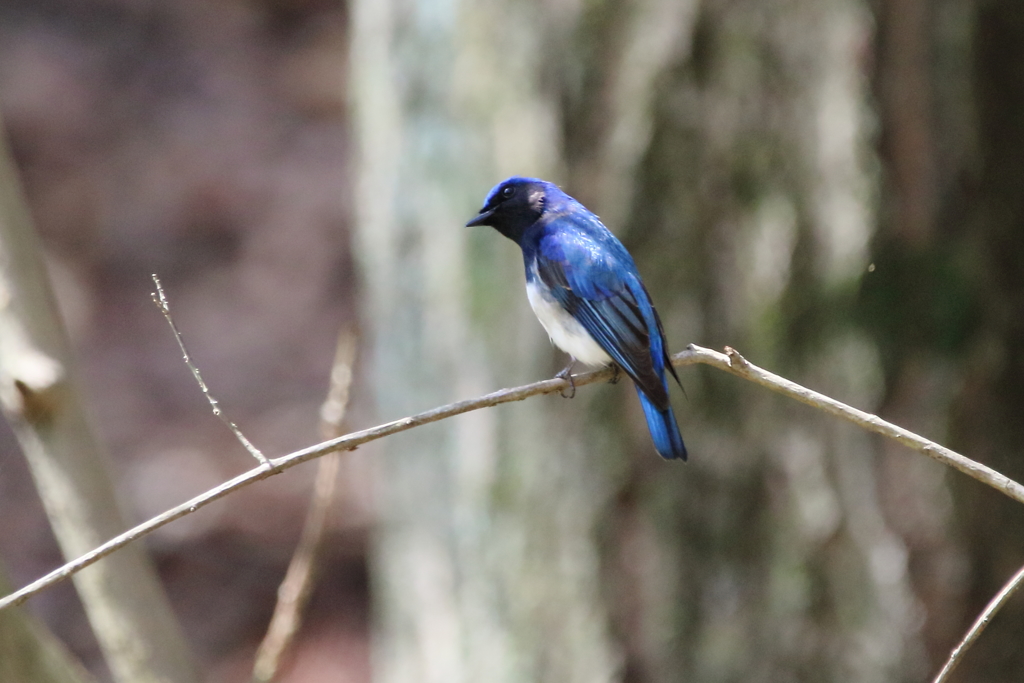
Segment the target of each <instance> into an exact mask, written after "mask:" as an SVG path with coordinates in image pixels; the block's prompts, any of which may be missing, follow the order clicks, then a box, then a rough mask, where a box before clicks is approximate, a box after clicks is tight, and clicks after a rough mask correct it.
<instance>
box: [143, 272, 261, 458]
mask: <svg viewBox="0 0 1024 683" xmlns="http://www.w3.org/2000/svg"><path fill="white" fill-rule="evenodd" d="M153 284H155V285H156V291H155V292H153V293H152V294H150V296H152V297H153V303H155V304H156V305H157V307H158V308H159V309H160V312H161V313H163V314H164V319H165V320H167V324H168V325H170V326H171V332H173V333H174V339H175V341H177V342H178V348H179V349H181V356H182V359H183V360H184V361H185V365H187V366H188V369H189V370H191V371H192V376H193V377H195V378H196V383H198V384H199V388H200V389H202V391H203V396H205V397H206V400H207V401H209V402H210V408H212V409H213V414H214V415H216V416H217V417H218V418H220V421H221V422H223V423H224V424H226V425H227V426H228V429H230V430H231V432H232V433H233V434H234V435H235V438H236V439H238V441H239V442H240V443H241V444H242V446H243V447H244V448H245V450H247V451H249V455H251V456H252V457H254V458H256V460H257V461H259V463H260V464H261V465H263V466H264V467H273V465H271V464H270V461H269V460H267V456H265V455H263V453H261V452H260V449H258V448H256V447H255V446H253V445H252V443H250V441H249V439H247V438H245V434H242V430H240V429H239V428H238V426H237V425H236V424H235V423H234V422H232V421H231V420H229V419H228V417H227V415H225V414H224V411H223V410H221V409H220V403H218V402H217V399H215V398H214V397H213V394H211V393H210V389H209V387H207V386H206V382H204V381H203V376H202V375H200V374H199V368H198V367H196V364H195V363H193V362H192V356H190V355H189V353H188V349H186V348H185V340H184V339H182V338H181V332H180V331H178V326H177V325H176V324H175V322H174V318H172V317H171V305H170V303H169V302H168V301H167V297H166V296H165V295H164V288H163V285H161V284H160V278H158V277H157V276H156V275H155V274H154V275H153Z"/></svg>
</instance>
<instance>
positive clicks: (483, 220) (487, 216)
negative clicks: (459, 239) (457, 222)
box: [466, 209, 494, 228]
mask: <svg viewBox="0 0 1024 683" xmlns="http://www.w3.org/2000/svg"><path fill="white" fill-rule="evenodd" d="M493 215H494V209H490V210H488V211H483V210H481V211H480V215H479V216H477V217H476V218H474V219H473V220H471V221H470V222H468V223H466V227H467V228H473V227H476V226H478V225H490V223H488V222H487V221H489V220H491V216H493Z"/></svg>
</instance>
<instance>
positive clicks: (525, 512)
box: [351, 0, 944, 682]
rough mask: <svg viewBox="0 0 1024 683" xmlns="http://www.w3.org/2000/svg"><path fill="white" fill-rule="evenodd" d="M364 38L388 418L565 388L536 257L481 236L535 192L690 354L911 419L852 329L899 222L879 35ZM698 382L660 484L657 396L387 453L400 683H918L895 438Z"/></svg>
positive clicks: (465, 422)
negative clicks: (879, 447)
mask: <svg viewBox="0 0 1024 683" xmlns="http://www.w3.org/2000/svg"><path fill="white" fill-rule="evenodd" d="M353 19H354V21H353V40H352V53H351V62H352V69H353V80H352V88H353V90H352V97H353V106H354V126H355V131H356V136H357V140H358V141H359V154H358V161H357V172H358V176H359V184H358V189H357V194H356V205H357V207H358V215H357V235H358V241H359V245H358V249H359V251H360V254H361V265H362V269H363V277H364V307H365V308H364V320H365V323H366V325H367V326H368V327H369V328H370V329H371V330H372V337H373V340H374V341H373V342H372V353H373V356H374V362H373V369H372V371H371V372H370V376H369V379H370V384H371V385H372V387H373V389H374V391H376V393H377V398H378V405H379V408H380V410H381V417H382V418H394V417H399V416H401V415H404V414H408V413H411V412H414V411H417V410H421V409H423V408H426V407H428V406H431V405H434V404H438V403H442V402H445V401H448V400H452V399H455V398H461V397H466V396H470V395H473V394H477V393H483V392H485V391H488V390H493V389H495V388H498V387H499V386H502V385H508V384H510V383H521V382H525V381H528V380H532V379H536V378H538V377H541V376H545V375H548V374H550V372H551V371H553V370H555V369H557V367H558V365H559V363H558V362H553V361H552V359H553V358H559V357H558V355H557V354H553V353H552V352H551V351H550V350H549V348H548V345H547V341H546V340H545V339H543V334H542V332H541V331H540V327H539V325H538V324H536V323H535V322H534V321H533V320H532V319H531V314H530V313H529V310H528V307H527V304H526V301H525V297H524V296H523V292H522V286H523V276H522V274H521V271H522V267H521V265H520V264H521V257H520V254H519V251H518V249H517V248H516V247H515V246H514V245H512V244H511V243H510V242H508V241H507V240H504V239H503V238H501V237H500V236H498V235H496V234H494V233H493V232H492V231H488V230H484V231H468V230H465V229H463V228H462V227H461V225H462V223H464V222H465V220H466V219H467V218H469V217H470V216H471V215H472V214H473V213H474V212H475V211H476V209H477V208H478V207H479V204H480V202H481V200H482V199H483V196H484V193H485V192H486V190H487V189H488V187H489V186H490V185H492V184H493V183H495V182H497V181H498V180H500V179H502V178H503V177H505V176H506V175H510V174H511V173H520V174H529V175H541V176H546V177H549V178H550V179H552V180H556V181H559V182H561V184H563V186H564V187H565V188H566V189H567V190H568V191H569V192H570V193H572V194H574V195H576V196H577V197H579V198H580V199H581V200H583V201H584V203H586V204H588V205H589V206H590V207H591V208H593V209H594V210H595V211H597V212H598V213H599V214H600V215H601V216H602V217H603V218H604V219H605V221H606V222H607V223H608V225H609V227H611V229H612V230H613V231H615V232H616V233H618V234H619V235H620V236H622V237H623V239H624V241H625V242H626V244H627V246H628V247H629V248H630V249H631V251H632V252H633V254H634V255H635V256H636V258H637V261H638V263H639V266H640V269H641V271H642V272H643V273H644V275H645V279H646V281H647V283H648V286H649V289H650V290H651V292H652V294H653V297H654V300H655V302H656V303H657V305H658V307H659V311H660V312H661V314H662V317H663V319H664V321H665V325H666V330H667V333H668V337H669V342H670V346H671V347H672V348H673V349H674V350H678V349H681V348H682V347H683V346H684V345H685V343H686V342H688V341H691V340H692V341H695V342H698V343H702V344H710V345H715V346H719V347H721V346H722V345H725V344H729V345H732V346H735V347H737V348H738V349H739V350H740V351H741V352H744V353H746V354H747V355H748V356H749V357H750V358H751V359H752V360H753V361H755V362H758V363H761V364H764V365H767V366H768V367H772V368H774V369H777V370H779V371H781V372H783V373H786V374H787V375H788V376H790V377H792V378H793V379H795V380H796V381H800V382H804V383H806V384H809V385H811V386H813V387H815V388H817V389H819V390H822V391H825V392H826V393H830V394H833V395H835V396H837V397H838V398H840V399H842V400H846V401H848V402H850V403H853V404H855V405H859V406H864V407H867V408H871V407H873V406H874V405H876V404H877V403H878V401H880V400H881V398H882V392H883V388H884V386H883V373H882V367H881V361H880V356H879V354H878V353H877V351H876V348H875V346H874V345H873V344H872V343H871V341H870V339H868V338H867V337H866V336H865V335H864V334H863V333H862V332H861V331H860V330H859V328H858V327H857V326H856V325H855V320H854V318H853V316H854V313H855V308H854V304H855V297H854V292H855V291H856V287H857V285H858V282H859V280H860V278H861V276H862V274H863V273H864V272H865V270H866V269H867V266H868V244H869V240H870V237H871V235H872V231H873V228H874V223H875V211H876V209H875V206H874V204H873V197H874V192H873V188H874V187H875V183H876V182H877V179H876V178H875V177H874V176H873V175H872V173H871V170H870V169H871V168H872V167H873V164H872V149H871V140H870V131H871V126H872V122H871V119H870V117H869V116H868V115H867V110H868V105H867V102H868V101H869V94H870V93H869V82H868V80H867V78H866V75H865V73H864V71H865V70H866V65H865V64H864V56H865V52H866V51H867V50H868V49H869V46H870V44H871V38H872V34H871V30H872V17H871V15H870V13H869V9H868V7H867V6H866V5H865V4H863V3H861V2H856V1H853V0H828V1H826V2H822V1H821V0H798V1H797V2H792V1H790V0H739V1H736V0H705V1H704V2H700V3H697V2H693V3H688V2H679V1H678V0H634V1H632V2H611V1H606V2H594V3H584V4H578V3H513V2H492V3H487V4H485V5H480V4H475V3H474V4H472V5H471V4H470V3H439V2H430V1H429V0H422V1H421V2H411V1H410V2H398V1H397V0H390V1H388V2H379V1H376V2H375V1H371V0H364V1H362V2H356V3H355V6H354V13H353ZM559 360H560V359H559ZM683 381H684V383H685V384H686V385H687V391H688V396H689V400H685V399H683V397H682V396H677V398H676V402H677V406H678V409H677V412H678V413H679V414H680V417H681V422H682V428H683V434H684V436H685V437H686V438H687V441H688V444H689V445H690V447H691V452H692V454H693V457H692V461H691V462H690V463H688V464H686V465H682V464H680V463H666V462H663V461H661V460H660V459H658V457H657V456H656V454H655V453H654V451H653V449H652V448H651V446H650V442H649V437H648V435H647V433H646V428H645V426H644V423H643V418H642V416H641V413H640V410H639V408H638V406H637V405H636V401H635V397H634V396H633V394H632V389H631V388H630V387H628V382H626V383H622V384H621V385H620V386H617V387H592V388H588V389H586V390H581V391H580V392H579V393H578V395H577V398H576V399H575V400H573V401H562V400H560V399H557V398H543V399H535V400H532V401H528V402H526V403H525V404H523V405H517V406H510V407H507V408H502V409H499V410H491V411H486V412H485V413H483V414H477V415H473V416H466V417H463V418H459V419H458V420H456V421H452V422H449V423H445V424H443V425H438V426H436V427H433V428H431V430H429V431H426V430H419V431H417V432H415V433H413V434H410V435H408V436H406V437H405V438H404V439H401V440H399V439H391V440H388V441H387V442H386V444H384V445H383V446H382V448H384V449H386V451H387V452H386V453H385V454H383V457H382V458H381V459H380V463H381V466H380V467H381V469H380V477H379V491H378V507H379V509H380V511H381V515H382V523H381V527H380V530H379V532H378V536H377V539H378V540H377V545H376V551H375V556H374V574H375V585H374V589H375V591H376V593H375V595H376V598H377V600H378V603H377V604H378V616H379V620H378V625H379V627H378V633H377V635H378V641H377V642H378V645H377V650H376V654H377V658H376V667H377V669H376V671H377V676H378V679H379V680H382V681H420V680H422V681H435V680H436V681H445V682H448V681H460V680H474V681H475V680H488V681H491V680H497V681H559V682H563V681H577V680H578V681H600V680H627V681H652V682H654V681H657V682H669V681H686V680H699V681H702V682H706V681H711V682H714V681H734V680H745V681H779V680H806V681H883V680H884V681H896V680H919V679H920V678H921V677H922V676H923V675H924V673H926V670H927V661H926V660H925V658H924V656H923V652H924V649H923V642H924V639H923V636H922V633H921V628H920V620H919V618H918V615H919V613H920V603H919V602H918V600H917V598H916V597H915V595H914V592H913V586H912V583H911V578H912V577H911V574H910V572H909V569H908V564H907V552H908V551H907V546H906V544H905V542H904V540H903V539H902V538H901V537H900V536H899V535H898V534H896V533H895V531H894V530H893V529H892V528H891V526H890V524H889V522H888V521H887V519H886V517H885V514H884V510H883V507H882V502H881V501H880V499H879V497H878V495H877V488H876V486H877V481H876V477H877V476H878V475H879V471H878V470H877V469H876V467H875V465H876V462H875V460H874V456H875V453H876V448H875V447H874V445H873V444H874V442H873V441H872V439H870V438H869V437H868V436H866V435H865V434H863V433H861V432H859V431H857V430H856V429H854V428H852V427H848V426H846V425H841V424H837V423H836V422H835V421H834V420H832V419H830V418H827V417H825V416H819V415H815V414H813V413H812V412H811V411H809V410H807V409H805V408H802V407H798V406H796V405H794V404H792V403H790V402H787V401H785V400H783V399H780V398H776V397H774V396H771V395H769V394H767V393H765V392H763V391H762V390H759V389H757V388H755V387H752V386H746V385H742V386H741V385H740V384H739V383H738V382H737V381H736V380H735V379H732V378H729V377H723V376H720V375H716V374H714V373H712V372H710V371H703V370H688V371H687V372H686V373H684V376H683ZM907 457H908V458H913V457H915V456H912V455H908V456H907ZM942 523H944V522H943V520H939V522H938V524H939V525H940V526H941V524H942Z"/></svg>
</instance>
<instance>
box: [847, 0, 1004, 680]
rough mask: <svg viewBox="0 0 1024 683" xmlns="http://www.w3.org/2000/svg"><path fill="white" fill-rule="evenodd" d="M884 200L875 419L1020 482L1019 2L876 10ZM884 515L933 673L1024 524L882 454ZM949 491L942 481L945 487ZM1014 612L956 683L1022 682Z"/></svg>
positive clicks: (869, 312) (983, 599)
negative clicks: (882, 389)
mask: <svg viewBox="0 0 1024 683" xmlns="http://www.w3.org/2000/svg"><path fill="white" fill-rule="evenodd" d="M877 16H878V23H879V59H878V62H877V63H878V67H877V71H876V79H875V80H876V92H877V94H878V100H879V108H880V112H881V121H880V122H881V137H880V143H881V144H880V149H881V153H882V160H883V162H884V171H885V173H886V175H887V177H889V178H890V179H891V181H892V182H891V183H889V184H887V185H886V186H885V192H883V194H882V204H883V207H884V208H885V211H884V212H883V213H882V218H881V220H880V224H879V225H880V227H879V231H878V234H877V236H876V239H875V243H874V245H873V247H872V259H873V261H874V262H875V264H876V270H875V272H874V273H873V274H872V275H870V276H869V277H867V278H865V280H864V285H863V288H862V292H861V313H862V316H863V319H864V321H865V323H866V326H867V327H868V329H870V330H871V331H872V333H873V335H874V337H875V339H876V341H877V343H878V347H879V349H880V351H881V354H882V358H883V362H884V367H885V373H886V394H885V400H884V402H883V405H882V408H881V412H882V414H883V415H885V416H886V417H888V418H890V419H893V420H896V421H897V422H899V423H900V424H903V425H905V426H907V427H908V428H910V429H915V430H918V431H920V432H921V433H924V434H927V435H930V436H932V437H933V438H936V439H939V440H941V441H945V442H947V443H949V445H951V446H952V447H954V448H956V449H958V450H960V451H961V452H963V453H966V454H967V455H969V456H970V457H972V458H976V459H978V460H980V461H981V462H984V463H986V464H988V465H991V466H992V467H994V468H996V469H998V470H999V471H1001V472H1003V473H1004V474H1006V475H1007V476H1009V477H1011V478H1013V479H1016V480H1018V481H1020V480H1021V478H1022V477H1024V465H1022V463H1024V459H1022V458H1021V453H1022V443H1024V439H1022V437H1024V420H1022V419H1021V408H1022V406H1024V393H1022V392H1024V364H1022V360H1021V359H1022V357H1024V356H1022V354H1024V324H1022V322H1021V321H1022V320H1024V266H1022V264H1024V90H1022V89H1021V83H1022V82H1024V81H1022V76H1024V47H1022V46H1024V13H1022V12H1021V6H1020V3H1019V2H1014V1H1013V0H1009V1H1005V0H997V1H995V2H987V3H962V2H957V1H956V0H887V1H886V2H882V3H879V4H878V6H877ZM880 468H881V469H880V472H881V476H880V477H879V482H880V487H881V496H882V498H883V500H884V501H885V506H886V509H887V512H888V516H889V518H890V519H891V520H893V524H894V526H895V527H896V529H897V530H898V532H899V533H900V535H901V537H902V538H903V539H904V542H905V543H906V545H907V547H908V549H909V566H910V567H911V572H912V576H913V582H914V587H915V591H916V593H917V595H918V598H919V600H920V602H921V604H922V606H923V610H922V615H923V616H924V617H925V618H924V626H923V631H924V634H925V638H926V640H925V644H926V646H927V655H928V660H929V662H930V664H929V668H930V670H932V671H935V670H938V668H939V667H940V666H941V664H942V662H943V661H944V660H945V659H946V658H947V657H948V656H949V652H950V650H951V649H952V648H953V647H954V646H955V645H956V643H957V642H958V641H959V639H960V638H962V636H963V633H964V632H965V631H966V630H967V628H968V627H969V625H970V624H971V622H972V621H973V620H974V619H975V617H976V616H977V614H978V612H980V611H981V609H982V608H983V607H984V605H985V604H986V603H987V602H988V601H989V600H991V598H992V597H993V595H994V594H995V593H996V592H997V591H998V590H999V588H1000V587H1001V586H1002V584H1003V583H1005V581H1007V580H1008V579H1009V577H1010V576H1011V575H1012V574H1013V573H1014V571H1016V570H1017V569H1018V568H1019V567H1020V566H1021V565H1024V549H1022V548H1021V546H1020V543H1019V541H1018V539H1020V538H1021V535H1022V534H1024V510H1022V509H1021V508H1020V506H1019V505H1018V504H1015V503H1014V502H1012V501H1010V500H1004V499H1003V498H1004V497H1003V496H1000V495H999V494H998V493H995V492H993V491H990V490H986V489H985V488H984V487H978V486H976V485H975V484H974V483H973V482H970V481H965V480H962V479H961V478H959V477H955V476H951V475H946V473H944V472H942V471H940V470H937V469H936V468H934V467H932V466H930V465H928V464H927V463H921V462H919V461H916V460H914V459H911V458H907V457H906V456H905V454H903V453H901V452H900V451H899V449H894V448H891V447H886V448H884V455H883V458H882V460H881V462H880ZM947 477H948V478H947ZM1022 623H1024V609H1022V608H1021V606H1020V601H1019V600H1014V601H1012V602H1010V603H1009V604H1008V605H1007V606H1006V607H1005V608H1004V609H1003V611H1002V612H1001V613H1000V614H999V615H998V616H997V617H996V619H995V620H994V621H993V623H992V624H991V625H990V626H989V627H988V628H987V629H986V631H985V633H984V634H983V636H982V637H981V639H980V640H979V641H978V642H977V644H976V645H975V646H974V648H973V649H972V651H971V652H970V653H969V654H968V655H967V657H966V659H965V661H964V663H963V664H962V665H961V668H960V669H959V670H958V672H957V680H965V681H967V680H970V681H993V682H995V681H1010V680H1018V679H1019V678H1020V676H1021V673H1020V672H1021V671H1024V652H1022V651H1021V648H1020V647H1019V645H1020V634H1021V624H1022Z"/></svg>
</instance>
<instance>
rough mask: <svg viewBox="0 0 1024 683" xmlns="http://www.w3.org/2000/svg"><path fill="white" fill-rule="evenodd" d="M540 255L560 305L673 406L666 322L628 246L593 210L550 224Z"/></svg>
mask: <svg viewBox="0 0 1024 683" xmlns="http://www.w3.org/2000/svg"><path fill="white" fill-rule="evenodd" d="M588 214H589V212H588ZM581 223H582V225H581ZM536 258H537V274H538V275H539V277H540V278H541V280H542V281H543V282H544V284H545V285H547V286H548V287H549V288H550V289H551V293H552V295H553V296H554V297H555V299H556V300H557V301H558V303H559V304H561V305H562V307H563V308H565V310H567V311H568V312H569V314H570V315H572V316H573V317H574V318H575V319H576V320H578V321H579V322H580V324H581V325H583V327H584V328H585V329H586V330H587V332H589V333H590V335H591V336H592V337H593V338H594V340H595V341H596V342H597V343H598V344H600V346H601V348H603V349H604V350H605V352H607V353H608V355H609V356H611V357H612V358H613V359H614V360H615V362H616V363H618V364H619V366H620V367H622V369H623V370H624V371H625V372H626V374H628V375H629V376H630V378H631V379H632V380H633V382H635V383H636V385H637V388H638V389H640V390H641V391H642V392H643V394H644V395H646V396H647V397H648V398H649V399H650V401H651V403H652V404H653V405H654V407H656V408H657V409H658V410H660V411H664V410H668V409H669V399H668V385H667V384H666V377H665V369H666V368H668V370H669V371H670V372H671V373H672V375H673V376H674V377H675V368H673V367H672V364H671V363H670V362H669V361H668V355H667V353H666V350H665V336H664V332H663V331H662V327H661V321H660V320H659V319H658V314H657V312H656V311H655V310H654V306H653V305H652V304H651V298H650V295H648V293H647V289H646V288H645V287H644V285H643V282H641V280H640V276H639V274H638V273H637V270H636V265H635V264H634V263H633V259H632V258H631V257H630V255H629V253H628V252H627V251H626V249H625V247H623V246H622V244H621V243H620V242H619V241H618V240H617V239H616V238H615V236H614V235H612V234H611V232H609V231H608V229H607V228H605V227H604V225H602V224H601V223H600V221H599V220H598V219H597V217H596V216H593V214H589V215H588V216H586V217H581V216H578V215H577V216H573V217H560V218H557V219H555V220H554V221H552V222H551V223H550V224H549V225H547V226H546V229H545V231H544V235H543V236H542V237H541V239H540V242H539V244H538V249H537V254H536ZM678 379H679V378H678V377H676V381H678Z"/></svg>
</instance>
